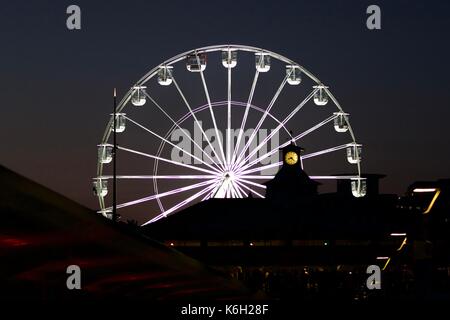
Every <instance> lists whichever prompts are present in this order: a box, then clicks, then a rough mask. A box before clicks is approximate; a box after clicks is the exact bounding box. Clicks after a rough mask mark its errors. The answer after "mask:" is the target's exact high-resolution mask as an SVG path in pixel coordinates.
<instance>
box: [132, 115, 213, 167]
mask: <svg viewBox="0 0 450 320" xmlns="http://www.w3.org/2000/svg"><path fill="white" fill-rule="evenodd" d="M125 118H126V119H128V120H129V121H130V122H131V123H133V124H134V125H136V126H138V127H139V128H141V129H143V130H144V131H147V132H149V133H150V134H152V135H154V136H155V137H157V138H159V139H160V140H162V141H164V142H165V143H168V144H170V145H171V146H173V147H174V148H177V149H178V150H180V151H182V152H184V153H186V154H187V155H189V156H191V158H193V159H195V160H197V161H200V162H201V163H202V164H204V165H205V166H207V167H209V168H210V169H212V170H214V171H216V172H217V173H219V172H220V171H219V170H218V169H217V168H215V167H213V166H212V165H210V164H209V163H207V162H205V161H203V160H202V159H200V158H199V157H197V156H195V155H193V154H192V153H190V152H189V151H187V150H185V149H183V148H180V147H179V146H177V145H176V144H174V143H173V142H172V141H170V140H167V139H166V138H164V137H162V136H160V135H159V134H157V133H155V132H153V131H152V130H150V129H148V128H147V127H145V126H143V125H142V124H140V123H138V122H137V121H134V120H133V119H131V118H129V117H127V116H125Z"/></svg>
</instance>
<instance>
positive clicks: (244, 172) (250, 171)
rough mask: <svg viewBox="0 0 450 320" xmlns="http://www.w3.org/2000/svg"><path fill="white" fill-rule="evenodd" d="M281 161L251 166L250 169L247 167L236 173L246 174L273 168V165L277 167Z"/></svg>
mask: <svg viewBox="0 0 450 320" xmlns="http://www.w3.org/2000/svg"><path fill="white" fill-rule="evenodd" d="M282 163H283V162H282V161H279V162H276V163H271V164H267V165H265V166H261V167H256V168H252V169H249V170H245V171H242V172H239V173H238V175H239V176H246V175H247V174H249V173H253V172H259V171H263V170H267V169H271V168H274V167H278V166H280V165H281V164H282Z"/></svg>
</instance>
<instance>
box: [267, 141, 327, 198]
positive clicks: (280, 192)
mask: <svg viewBox="0 0 450 320" xmlns="http://www.w3.org/2000/svg"><path fill="white" fill-rule="evenodd" d="M281 151H282V157H283V158H282V160H283V164H282V166H281V168H280V170H279V171H278V172H277V174H276V175H275V177H274V178H273V179H272V180H270V181H268V182H266V186H267V189H266V198H267V199H268V200H271V201H273V202H275V203H276V204H277V205H281V206H283V207H293V206H297V205H301V204H302V203H309V202H311V200H312V199H313V198H314V197H315V196H316V195H317V186H318V185H319V184H318V183H317V182H316V181H313V180H311V179H310V178H309V176H308V175H307V174H306V173H305V171H303V169H302V166H301V158H300V157H301V152H302V151H303V148H301V147H299V146H296V145H294V144H293V143H291V144H289V145H287V146H286V147H284V148H283V149H281Z"/></svg>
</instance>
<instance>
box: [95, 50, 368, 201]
mask: <svg viewBox="0 0 450 320" xmlns="http://www.w3.org/2000/svg"><path fill="white" fill-rule="evenodd" d="M223 50H237V51H243V52H249V53H259V52H261V53H264V54H267V55H269V56H271V57H272V58H274V59H276V60H279V61H281V62H284V63H286V64H288V65H292V66H296V67H298V68H300V70H301V72H302V73H303V74H305V75H306V76H307V77H308V78H309V79H311V80H312V81H313V82H315V83H316V84H318V85H321V86H323V84H322V82H321V81H320V80H319V79H318V78H317V77H316V76H314V75H313V74H312V73H311V72H310V71H308V70H307V69H306V68H305V67H303V66H302V65H300V64H299V63H297V62H295V61H293V60H291V59H289V58H287V57H285V56H283V55H280V54H278V53H275V52H273V51H270V50H266V49H263V48H257V47H253V46H247V45H237V44H226V45H214V46H206V47H201V48H196V49H191V50H188V51H185V52H183V53H180V54H178V55H176V56H173V57H171V58H169V59H167V60H165V61H164V62H162V63H160V64H159V65H157V66H156V67H154V68H153V69H151V70H150V71H148V72H147V73H146V74H145V75H144V76H143V77H141V79H139V80H138V81H137V82H136V83H135V84H134V85H133V86H132V87H131V89H130V90H128V92H127V93H126V94H125V95H124V96H123V98H122V99H121V100H120V102H119V104H118V106H117V108H116V111H117V112H118V113H119V112H121V111H122V110H123V109H124V108H125V107H126V105H127V104H128V103H129V102H130V99H131V95H132V93H133V89H132V88H134V87H139V86H143V85H145V84H146V83H147V82H148V81H149V80H151V79H152V78H153V77H155V75H156V74H157V72H158V70H159V69H160V68H161V67H164V66H173V65H174V64H176V63H179V62H181V61H183V60H184V59H185V58H186V57H187V56H188V55H190V54H195V55H197V59H198V54H202V53H211V52H218V51H223ZM323 89H324V90H325V92H326V93H327V94H328V96H329V97H330V99H331V100H332V102H333V104H334V105H335V106H336V107H337V109H338V110H339V111H340V112H342V113H345V112H344V110H343V109H342V107H341V105H340V104H339V102H338V101H337V99H336V98H335V97H334V95H333V94H332V93H331V91H330V90H329V88H328V87H326V86H323ZM209 104H211V103H210V102H209ZM204 106H207V104H205V105H203V107H204ZM252 106H253V107H256V106H255V105H253V104H252ZM252 109H253V108H252ZM270 116H271V118H272V119H273V118H274V117H273V115H272V114H270ZM188 118H189V117H188ZM346 120H347V125H348V132H349V134H350V136H351V138H352V140H353V143H354V144H356V137H355V135H354V132H353V129H352V126H351V123H350V121H349V120H348V118H346ZM277 121H278V120H277ZM112 122H113V115H111V117H110V120H109V122H108V125H107V127H106V129H105V132H104V135H103V138H102V143H106V142H107V141H108V139H109V137H110V134H111V130H110V129H109V128H110V127H111V124H112ZM278 123H279V121H278ZM172 128H173V127H172ZM172 128H171V130H172ZM283 129H284V130H286V128H285V127H284V125H283ZM289 135H290V133H289ZM290 136H291V137H292V135H290ZM161 144H163V145H165V143H163V142H162V141H161V143H160V145H161ZM158 152H159V151H158ZM158 154H160V153H158ZM158 162H159V160H156V162H155V163H156V164H157V163H158ZM356 168H357V177H358V178H359V179H360V178H361V163H360V162H357V163H356ZM102 173H103V163H100V162H98V163H97V177H99V176H101V175H102ZM154 182H155V180H154ZM99 201H100V206H101V207H102V208H105V205H104V199H103V198H100V197H99ZM157 201H158V202H159V201H160V200H159V198H157Z"/></svg>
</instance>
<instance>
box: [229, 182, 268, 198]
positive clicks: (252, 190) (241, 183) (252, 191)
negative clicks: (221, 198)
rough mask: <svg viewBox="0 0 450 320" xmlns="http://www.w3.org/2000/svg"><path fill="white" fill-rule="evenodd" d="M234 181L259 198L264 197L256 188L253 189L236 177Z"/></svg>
mask: <svg viewBox="0 0 450 320" xmlns="http://www.w3.org/2000/svg"><path fill="white" fill-rule="evenodd" d="M235 181H236V183H237V184H238V185H240V186H241V187H243V188H245V189H247V190H248V191H250V192H251V193H254V194H256V195H257V196H258V197H260V198H265V197H264V196H263V195H262V194H260V193H259V192H258V191H256V190H254V189H252V188H250V187H248V186H247V185H245V184H244V183H243V182H241V181H240V180H239V179H237V180H235Z"/></svg>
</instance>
